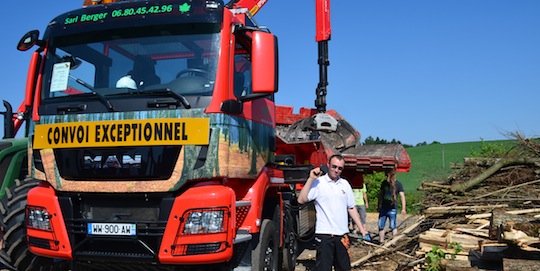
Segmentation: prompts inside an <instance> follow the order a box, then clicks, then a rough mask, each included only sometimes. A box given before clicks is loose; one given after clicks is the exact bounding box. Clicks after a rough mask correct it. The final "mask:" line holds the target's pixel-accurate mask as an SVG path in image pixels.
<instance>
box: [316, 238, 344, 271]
mask: <svg viewBox="0 0 540 271" xmlns="http://www.w3.org/2000/svg"><path fill="white" fill-rule="evenodd" d="M315 243H316V244H317V259H316V263H315V270H316V271H331V270H332V266H334V268H335V270H336V271H346V270H351V258H350V257H349V237H348V236H347V235H331V234H315Z"/></svg>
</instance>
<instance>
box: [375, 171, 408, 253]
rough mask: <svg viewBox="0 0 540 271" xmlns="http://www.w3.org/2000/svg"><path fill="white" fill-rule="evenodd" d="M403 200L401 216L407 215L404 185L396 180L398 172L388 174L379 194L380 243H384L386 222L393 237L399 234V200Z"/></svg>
mask: <svg viewBox="0 0 540 271" xmlns="http://www.w3.org/2000/svg"><path fill="white" fill-rule="evenodd" d="M398 196H399V198H400V199H401V214H406V213H407V209H406V200H405V191H404V190H403V185H402V184H401V183H400V182H399V181H398V180H396V170H395V169H393V170H391V171H387V172H386V180H384V181H383V182H382V183H381V191H380V193H379V202H378V205H377V210H378V211H379V242H380V243H381V244H383V243H384V239H385V231H384V228H385V226H386V220H389V221H390V225H389V227H390V230H391V231H392V236H395V235H396V234H397V227H396V220H397V207H398V202H397V198H398Z"/></svg>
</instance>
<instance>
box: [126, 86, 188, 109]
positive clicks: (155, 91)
mask: <svg viewBox="0 0 540 271" xmlns="http://www.w3.org/2000/svg"><path fill="white" fill-rule="evenodd" d="M134 93H137V94H139V93H140V94H168V95H170V96H171V97H173V98H175V99H176V101H173V103H171V102H167V101H158V100H154V101H152V102H148V106H151V107H156V108H157V107H162V106H163V105H166V106H168V105H177V102H180V103H181V104H182V105H183V106H184V108H185V109H190V108H191V105H190V104H189V102H188V100H187V99H186V97H184V96H182V95H181V94H178V93H176V92H174V91H172V90H171V89H169V88H162V89H152V90H141V91H136V92H134Z"/></svg>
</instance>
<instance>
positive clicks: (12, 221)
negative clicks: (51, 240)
mask: <svg viewBox="0 0 540 271" xmlns="http://www.w3.org/2000/svg"><path fill="white" fill-rule="evenodd" d="M38 183H39V182H38V181H36V180H34V179H26V180H24V181H20V180H15V184H14V185H13V187H11V188H9V189H6V191H5V192H6V195H5V196H4V197H3V198H2V200H1V204H0V212H1V215H0V218H1V219H2V224H3V225H2V226H3V227H4V228H3V233H4V236H3V240H4V248H3V249H2V250H1V251H0V258H1V260H2V261H4V262H5V263H6V267H8V268H11V269H13V268H15V269H13V270H19V271H22V270H28V271H30V270H33V271H44V270H51V271H64V270H69V268H68V267H69V266H68V264H67V263H66V262H65V261H60V262H55V261H54V260H53V259H50V258H46V257H41V256H36V255H34V254H32V252H30V250H29V249H28V246H27V244H26V227H25V224H24V217H25V212H26V210H25V209H26V198H27V194H28V191H29V190H30V189H32V188H34V187H35V186H37V185H38ZM7 265H11V266H7Z"/></svg>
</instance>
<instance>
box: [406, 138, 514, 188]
mask: <svg viewBox="0 0 540 271" xmlns="http://www.w3.org/2000/svg"><path fill="white" fill-rule="evenodd" d="M492 143H496V144H501V143H502V144H513V143H515V141H513V140H499V141H475V142H461V143H448V144H430V145H426V146H419V147H411V148H407V153H409V156H410V157H411V169H410V171H409V172H407V173H398V175H397V179H398V180H399V181H400V182H401V183H402V184H403V186H404V189H405V193H411V192H414V191H417V190H416V189H417V188H418V187H420V186H421V184H422V182H423V181H426V182H433V181H437V180H444V179H446V177H447V176H448V175H449V174H450V173H451V172H452V167H451V165H452V164H454V163H463V158H465V157H470V156H471V153H472V151H473V149H474V150H476V151H478V150H480V149H481V148H482V146H483V145H485V144H492Z"/></svg>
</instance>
